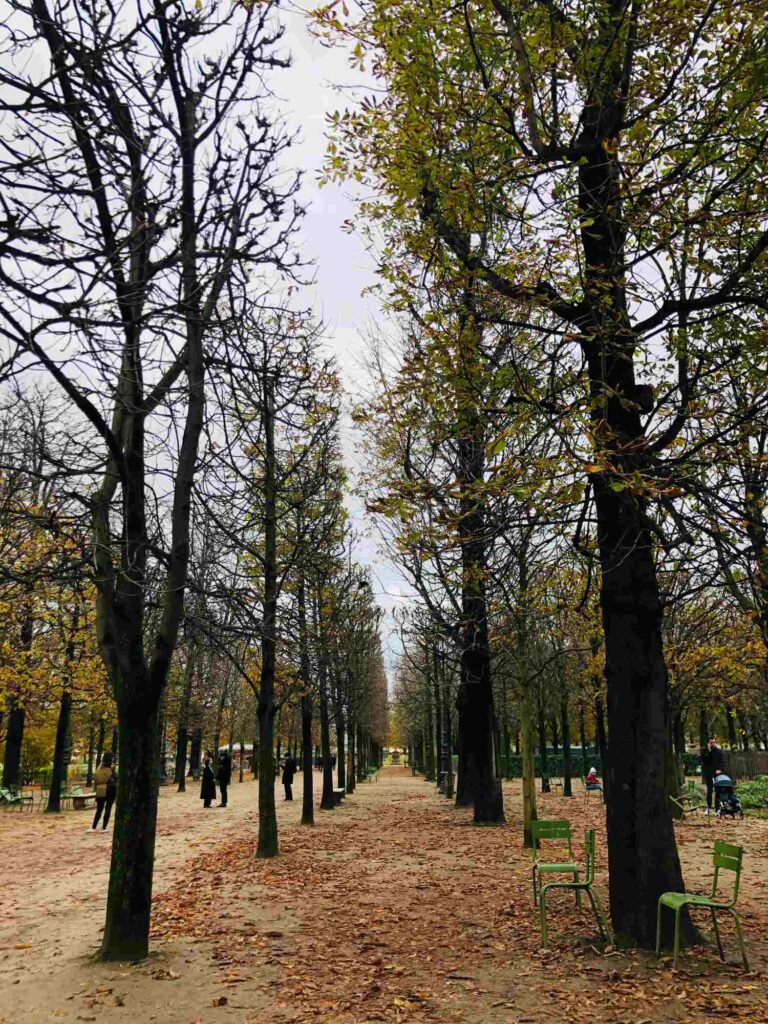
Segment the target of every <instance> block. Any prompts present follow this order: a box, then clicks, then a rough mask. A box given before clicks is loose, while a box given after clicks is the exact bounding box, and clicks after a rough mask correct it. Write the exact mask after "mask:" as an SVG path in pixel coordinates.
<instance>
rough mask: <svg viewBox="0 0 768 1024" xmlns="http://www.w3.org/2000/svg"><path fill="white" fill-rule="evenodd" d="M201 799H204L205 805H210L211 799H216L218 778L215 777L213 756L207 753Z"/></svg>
mask: <svg viewBox="0 0 768 1024" xmlns="http://www.w3.org/2000/svg"><path fill="white" fill-rule="evenodd" d="M200 799H201V800H202V801H203V807H210V806H211V801H212V800H215V799H216V780H215V779H214V777H213V768H212V767H211V758H210V757H209V755H208V754H206V755H205V764H204V765H203V781H202V783H201V785H200Z"/></svg>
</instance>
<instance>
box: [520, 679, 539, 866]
mask: <svg viewBox="0 0 768 1024" xmlns="http://www.w3.org/2000/svg"><path fill="white" fill-rule="evenodd" d="M520 734H521V741H522V742H521V749H522V758H523V766H522V776H523V846H525V847H526V848H528V849H530V848H531V847H532V846H533V836H532V835H531V822H534V821H536V820H537V818H538V813H537V809H536V769H535V767H534V760H533V747H534V730H533V709H532V708H531V695H530V691H529V688H528V686H526V687H525V689H524V691H523V694H522V697H521V700H520Z"/></svg>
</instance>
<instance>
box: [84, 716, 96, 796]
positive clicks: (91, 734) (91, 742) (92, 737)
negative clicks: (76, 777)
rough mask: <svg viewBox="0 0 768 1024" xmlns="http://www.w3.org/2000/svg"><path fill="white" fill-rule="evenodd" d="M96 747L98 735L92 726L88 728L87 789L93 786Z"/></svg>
mask: <svg viewBox="0 0 768 1024" xmlns="http://www.w3.org/2000/svg"><path fill="white" fill-rule="evenodd" d="M95 745H96V734H95V731H94V728H93V725H92V724H91V725H90V726H89V727H88V767H87V768H86V770H85V785H86V788H87V789H90V788H91V786H92V785H93V755H94V748H95Z"/></svg>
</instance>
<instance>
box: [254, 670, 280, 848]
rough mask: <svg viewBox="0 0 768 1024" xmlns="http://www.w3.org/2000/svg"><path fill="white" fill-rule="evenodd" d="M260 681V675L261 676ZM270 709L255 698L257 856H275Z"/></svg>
mask: <svg viewBox="0 0 768 1024" xmlns="http://www.w3.org/2000/svg"><path fill="white" fill-rule="evenodd" d="M262 679H263V673H262ZM274 724H275V716H274V708H273V706H272V703H271V702H269V701H264V699H263V697H262V698H260V699H259V839H258V845H257V847H256V856H257V857H276V856H277V854H278V843H277V810H276V807H275V760H274V749H273V743H274Z"/></svg>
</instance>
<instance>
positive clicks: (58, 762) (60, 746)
mask: <svg viewBox="0 0 768 1024" xmlns="http://www.w3.org/2000/svg"><path fill="white" fill-rule="evenodd" d="M71 715H72V694H71V693H70V691H69V690H68V689H67V688H66V687H65V688H64V689H63V690H62V692H61V701H60V703H59V718H58V722H57V723H56V744H55V747H54V751H53V772H52V773H51V788H50V790H49V792H48V803H47V804H46V807H45V810H46V813H47V814H58V813H59V811H60V810H61V790H62V786H63V783H64V767H65V759H66V756H67V750H68V746H69V726H70V721H71Z"/></svg>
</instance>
